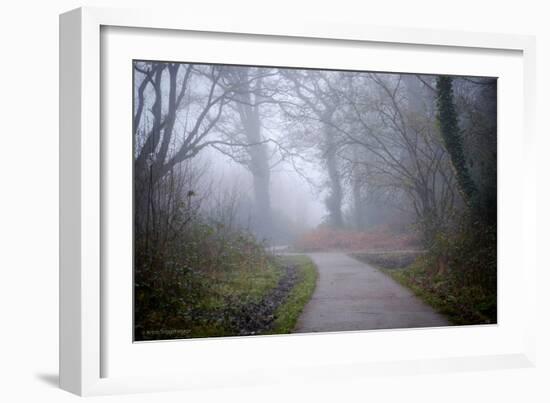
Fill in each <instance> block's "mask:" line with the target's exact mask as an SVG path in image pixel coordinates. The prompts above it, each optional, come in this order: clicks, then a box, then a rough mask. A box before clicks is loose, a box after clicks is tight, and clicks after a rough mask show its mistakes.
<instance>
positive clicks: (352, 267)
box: [294, 253, 449, 333]
mask: <svg viewBox="0 0 550 403" xmlns="http://www.w3.org/2000/svg"><path fill="white" fill-rule="evenodd" d="M309 256H310V257H311V258H312V259H313V261H314V262H315V264H316V265H317V268H318V270H319V278H318V280H317V287H316V289H315V291H314V293H313V296H312V298H311V300H310V301H309V302H308V303H307V304H306V306H305V307H304V311H303V312H302V315H301V316H300V318H299V319H298V323H297V324H296V329H295V330H294V332H296V333H304V332H330V331H342V330H370V329H391V328H410V327H427V326H447V325H449V322H448V321H447V320H446V319H445V318H444V317H443V316H441V315H439V314H438V313H436V312H435V311H434V310H433V309H432V308H431V307H429V306H428V305H426V304H425V303H423V302H422V301H421V300H420V299H418V298H417V297H416V296H415V295H414V294H413V293H412V292H411V291H409V290H408V289H406V288H404V287H403V286H401V285H400V284H398V283H396V282H395V281H394V280H392V279H391V278H390V277H389V276H386V275H385V274H383V273H381V272H380V271H378V270H376V269H375V268H373V267H371V266H370V265H368V264H365V263H361V262H359V261H357V260H355V259H353V258H351V257H349V256H347V255H345V254H344V253H312V254H310V255H309Z"/></svg>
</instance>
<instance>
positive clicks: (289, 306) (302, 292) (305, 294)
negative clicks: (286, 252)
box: [269, 255, 317, 334]
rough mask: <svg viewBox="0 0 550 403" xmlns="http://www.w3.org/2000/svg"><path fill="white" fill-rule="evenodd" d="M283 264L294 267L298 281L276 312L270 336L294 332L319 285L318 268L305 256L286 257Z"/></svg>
mask: <svg viewBox="0 0 550 403" xmlns="http://www.w3.org/2000/svg"><path fill="white" fill-rule="evenodd" d="M282 260H283V263H284V264H286V265H289V266H292V267H294V270H296V272H297V281H296V283H295V285H294V287H293V288H292V290H291V291H290V293H289V295H288V297H287V299H286V300H285V302H283V303H282V304H281V305H280V306H279V308H278V309H277V310H276V312H275V321H274V322H273V328H272V329H271V330H270V331H269V334H284V333H290V332H292V331H293V330H294V327H295V326H296V322H297V321H298V317H299V316H300V314H301V313H302V310H303V309H304V306H305V304H306V303H307V302H308V301H309V300H310V299H311V295H312V294H313V291H314V290H315V285H316V283H317V268H316V267H315V264H314V263H313V261H312V260H311V259H310V258H309V257H307V256H305V255H298V256H285V257H283V258H282Z"/></svg>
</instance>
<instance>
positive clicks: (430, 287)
mask: <svg viewBox="0 0 550 403" xmlns="http://www.w3.org/2000/svg"><path fill="white" fill-rule="evenodd" d="M352 256H353V257H354V258H356V259H358V260H360V261H363V262H366V263H369V264H371V265H372V266H374V267H376V268H377V269H379V270H380V271H381V272H382V273H384V274H386V275H388V276H390V277H391V278H393V279H394V280H395V281H397V282H398V283H399V284H401V285H403V286H405V287H407V288H409V289H410V290H411V291H412V292H413V293H414V294H415V295H416V296H418V297H419V298H420V299H421V300H423V301H424V302H426V303H427V304H428V305H430V306H431V307H432V308H434V309H435V310H436V311H437V312H439V313H441V314H442V315H444V316H446V317H447V319H448V320H449V321H450V322H451V323H452V324H454V325H480V324H491V323H496V295H493V294H491V293H488V292H487V291H486V290H484V289H483V288H481V287H479V286H475V285H464V284H461V283H459V282H458V281H457V280H456V278H453V276H451V275H450V274H448V273H447V274H434V271H433V270H431V267H432V265H433V262H432V261H431V259H430V258H429V256H425V255H424V256H417V257H416V259H415V260H414V262H413V263H410V264H401V265H400V264H399V262H406V261H407V259H403V257H402V256H399V255H396V256H395V259H390V258H388V257H387V256H386V258H385V259H387V260H385V259H380V258H379V256H373V255H371V254H353V255H352Z"/></svg>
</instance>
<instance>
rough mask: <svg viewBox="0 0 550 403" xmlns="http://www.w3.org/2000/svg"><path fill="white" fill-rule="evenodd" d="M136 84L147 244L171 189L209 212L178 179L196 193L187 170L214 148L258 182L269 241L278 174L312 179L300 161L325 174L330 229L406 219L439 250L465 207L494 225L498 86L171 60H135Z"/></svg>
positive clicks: (141, 212) (258, 228)
mask: <svg viewBox="0 0 550 403" xmlns="http://www.w3.org/2000/svg"><path fill="white" fill-rule="evenodd" d="M134 75H135V80H134V117H133V120H134V139H135V150H134V168H135V170H134V173H135V209H136V214H135V217H136V228H138V229H141V230H143V232H144V233H151V229H152V228H153V227H158V226H159V225H160V224H159V220H161V219H160V217H161V214H160V213H159V212H160V210H162V209H165V208H167V207H166V206H168V205H169V204H170V203H173V201H174V200H176V198H175V197H173V195H172V196H169V193H170V192H167V190H166V189H167V188H169V189H176V188H178V186H179V188H178V189H180V190H178V192H183V190H181V189H183V188H184V187H185V188H186V190H185V192H188V195H189V196H187V195H185V197H183V198H182V201H181V203H180V207H181V206H185V208H188V209H189V208H190V205H191V204H192V203H193V200H195V201H196V202H195V203H196V204H197V203H198V201H199V198H198V197H197V189H192V187H193V186H194V185H193V186H192V185H189V186H187V187H186V186H183V185H177V181H178V178H177V177H178V176H179V177H184V176H187V178H188V179H186V180H187V181H188V183H191V182H192V181H191V182H189V180H190V179H189V178H190V176H189V173H190V172H195V171H196V172H199V171H200V169H199V167H192V164H191V165H185V164H187V162H191V161H195V160H194V157H196V156H197V155H199V154H200V153H201V152H202V151H203V150H205V149H206V148H208V147H210V148H212V149H214V150H217V152H220V153H222V154H224V155H226V156H228V157H229V158H231V159H232V160H233V161H236V162H238V163H239V164H241V165H242V166H243V167H245V168H246V169H247V171H248V172H249V173H250V177H251V183H252V190H253V192H252V196H253V200H254V208H253V209H252V210H253V211H251V216H252V217H253V221H254V225H253V227H254V231H255V233H256V235H257V236H259V237H261V238H263V237H265V238H269V237H270V236H271V235H272V234H273V215H272V214H273V209H272V205H271V198H272V195H271V177H272V171H273V168H274V167H275V166H277V165H278V164H281V163H286V164H287V166H288V167H290V168H291V169H294V170H296V172H297V173H298V174H299V175H301V176H307V175H304V173H303V172H302V171H301V170H300V168H299V166H297V165H296V163H295V159H300V158H301V159H303V160H306V156H307V158H309V159H308V163H315V162H316V163H317V166H318V168H319V170H320V171H321V172H323V174H324V178H325V181H324V182H323V184H321V186H320V187H319V190H320V191H323V192H324V194H325V198H324V202H325V206H326V210H327V213H328V214H327V222H326V223H327V225H329V226H331V227H334V228H344V227H346V226H349V227H353V228H356V229H363V228H365V227H366V226H368V225H372V224H374V223H377V222H379V221H380V220H382V221H384V220H386V221H388V220H389V219H390V218H391V215H392V213H391V211H394V213H393V215H394V216H395V215H396V214H403V215H402V216H401V217H411V218H412V219H413V220H414V221H415V222H416V223H417V224H418V225H419V226H420V228H421V233H422V234H423V237H424V239H425V241H426V243H427V244H429V243H430V242H431V240H433V238H434V236H435V235H436V234H437V233H438V232H439V231H441V230H443V229H445V228H446V227H448V226H449V225H451V224H452V221H453V220H454V215H455V213H456V212H458V211H460V210H461V209H463V208H466V207H467V208H469V209H470V210H472V211H475V212H476V214H477V215H478V216H479V217H481V219H482V220H484V221H487V222H495V221H496V218H495V217H496V215H495V214H494V211H495V209H496V185H495V184H496V123H495V122H496V95H495V94H496V91H495V85H496V84H495V83H496V81H495V80H487V79H470V78H467V77H466V78H451V77H448V76H422V75H403V74H375V73H359V72H338V71H322V70H299V69H276V68H260V67H243V66H219V65H193V64H181V63H159V62H136V63H135V64H134ZM268 121H269V122H270V124H271V125H272V126H273V127H272V128H271V130H267V129H266V128H265V125H266V122H268ZM181 164H184V165H182V167H185V170H186V172H187V173H185V175H184V173H183V172H182V171H181V168H178V167H179V166H180V165H181ZM193 177H196V175H195V176H193ZM195 187H196V186H195ZM187 188H188V189H187ZM457 196H461V197H457ZM163 198H165V199H166V200H163ZM172 208H174V207H172ZM182 208H183V207H182ZM398 212H399V213H398ZM388 217H390V218H388ZM161 221H162V220H161ZM153 232H154V231H153Z"/></svg>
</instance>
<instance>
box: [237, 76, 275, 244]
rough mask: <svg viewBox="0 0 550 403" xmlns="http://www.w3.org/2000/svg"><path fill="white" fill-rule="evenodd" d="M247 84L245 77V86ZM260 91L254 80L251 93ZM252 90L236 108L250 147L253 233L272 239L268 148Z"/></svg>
mask: <svg viewBox="0 0 550 403" xmlns="http://www.w3.org/2000/svg"><path fill="white" fill-rule="evenodd" d="M248 81H249V75H248V74H246V76H245V82H248ZM247 85H248V84H247ZM260 89H261V80H256V85H255V88H254V90H256V91H259V90H260ZM251 92H252V89H251V88H246V89H245V91H244V93H243V94H242V101H243V102H242V103H240V104H238V106H237V108H238V111H239V115H240V119H241V123H242V126H243V129H244V133H245V136H246V140H247V142H248V143H249V144H253V145H252V146H249V147H247V150H248V154H249V156H250V161H249V164H248V169H249V171H250V173H251V174H252V184H253V186H254V202H255V211H254V222H255V230H256V231H255V232H256V233H257V234H258V235H259V236H260V237H262V238H270V237H271V236H272V235H273V221H272V212H271V194H270V184H271V167H270V166H269V150H268V147H267V144H265V143H262V141H263V137H262V133H261V116H260V105H259V103H258V101H259V100H258V95H255V96H254V97H253V96H252V94H251Z"/></svg>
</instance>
